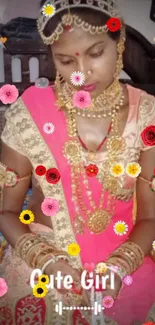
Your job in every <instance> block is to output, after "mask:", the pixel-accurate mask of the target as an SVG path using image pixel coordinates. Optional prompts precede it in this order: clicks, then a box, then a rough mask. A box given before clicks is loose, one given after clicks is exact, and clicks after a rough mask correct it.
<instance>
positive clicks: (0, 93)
mask: <svg viewBox="0 0 155 325" xmlns="http://www.w3.org/2000/svg"><path fill="white" fill-rule="evenodd" d="M18 96H19V92H18V89H17V88H16V86H14V85H9V84H7V85H4V86H3V87H1V88H0V100H1V101H2V103H3V104H12V103H14V102H15V101H16V99H17V98H18Z"/></svg>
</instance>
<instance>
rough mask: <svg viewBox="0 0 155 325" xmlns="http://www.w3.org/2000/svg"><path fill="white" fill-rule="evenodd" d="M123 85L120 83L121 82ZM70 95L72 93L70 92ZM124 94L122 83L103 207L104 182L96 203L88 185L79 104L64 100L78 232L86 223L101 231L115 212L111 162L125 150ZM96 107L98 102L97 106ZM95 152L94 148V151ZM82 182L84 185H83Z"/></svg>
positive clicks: (66, 148)
mask: <svg viewBox="0 0 155 325" xmlns="http://www.w3.org/2000/svg"><path fill="white" fill-rule="evenodd" d="M120 87H121V86H120ZM57 95H58V103H60V101H62V100H63V98H64V94H63V92H62V93H60V91H59V93H58V94H57ZM68 97H69V96H68ZM123 102H124V95H123V91H122V87H121V95H120V100H119V102H117V104H116V105H117V108H116V105H115V107H113V109H111V112H112V111H113V112H115V114H111V115H112V130H111V135H110V137H109V139H108V140H107V151H108V159H107V162H106V168H105V169H106V171H107V173H106V175H105V181H106V182H109V189H108V199H107V206H106V208H105V207H104V203H105V195H106V191H105V189H104V185H103V184H101V195H100V201H99V204H98V206H96V204H95V202H94V200H93V196H92V191H91V189H90V187H89V181H88V176H87V174H86V168H85V167H86V166H85V164H84V161H83V149H82V145H81V143H80V142H79V140H78V136H77V128H76V120H75V114H76V108H75V107H74V106H73V104H72V100H71V98H70V99H66V100H64V101H63V107H65V112H66V119H67V130H68V136H69V138H70V139H69V140H68V141H67V142H66V143H65V144H64V147H63V154H64V156H65V157H66V158H67V160H68V163H69V164H70V168H71V182H72V185H71V186H72V199H73V202H74V204H75V211H76V217H75V219H74V229H75V232H76V234H78V233H79V234H84V231H85V228H86V227H87V228H88V229H89V230H90V232H92V233H95V234H99V233H102V232H103V231H104V230H105V229H106V227H107V226H108V224H109V223H110V220H111V218H112V216H113V214H114V211H115V197H114V195H115V193H116V189H117V185H118V183H117V180H116V179H115V178H114V177H113V176H112V175H110V166H111V164H113V163H115V162H118V157H119V155H120V154H121V152H122V150H124V149H125V141H124V140H123V138H122V137H121V136H120V133H119V127H118V123H119V116H120V114H119V109H120V107H121V106H122V105H123ZM95 107H96V106H95ZM93 153H94V154H95V152H93ZM81 182H83V185H84V186H83V187H82V186H81ZM84 190H85V192H86V195H87V198H88V202H89V204H85V202H84V199H83V195H84Z"/></svg>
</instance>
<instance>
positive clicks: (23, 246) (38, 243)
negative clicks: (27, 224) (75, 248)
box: [15, 233, 69, 269]
mask: <svg viewBox="0 0 155 325" xmlns="http://www.w3.org/2000/svg"><path fill="white" fill-rule="evenodd" d="M15 253H16V255H17V256H18V257H20V258H21V259H22V260H24V261H25V262H26V263H27V265H28V266H29V267H30V268H32V269H33V268H40V269H41V268H42V267H43V266H44V264H45V263H46V262H47V260H48V263H49V257H50V258H51V256H52V259H53V258H54V256H62V258H63V257H64V256H65V258H66V259H67V260H68V259H69V257H68V254H67V252H65V251H60V250H59V249H57V248H56V247H55V246H54V245H53V244H50V243H48V240H46V242H44V241H43V240H42V238H41V236H39V235H37V234H33V233H27V234H24V235H23V236H21V237H20V238H19V239H18V241H17V242H16V245H15Z"/></svg>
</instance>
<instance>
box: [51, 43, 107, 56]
mask: <svg viewBox="0 0 155 325" xmlns="http://www.w3.org/2000/svg"><path fill="white" fill-rule="evenodd" d="M102 43H105V42H104V41H99V42H97V43H95V44H93V45H91V46H90V47H88V49H87V50H86V51H85V53H88V52H89V51H90V50H91V49H92V48H93V47H94V46H96V45H98V44H102ZM55 56H69V57H73V56H72V55H68V54H62V53H56V54H55Z"/></svg>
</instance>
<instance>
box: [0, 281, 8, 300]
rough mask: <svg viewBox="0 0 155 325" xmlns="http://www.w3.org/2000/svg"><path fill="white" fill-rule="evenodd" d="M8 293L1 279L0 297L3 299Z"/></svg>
mask: <svg viewBox="0 0 155 325" xmlns="http://www.w3.org/2000/svg"><path fill="white" fill-rule="evenodd" d="M7 291H8V286H7V284H6V282H5V280H4V279H3V278H0V297H3V296H4V295H5V294H6V293H7Z"/></svg>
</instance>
